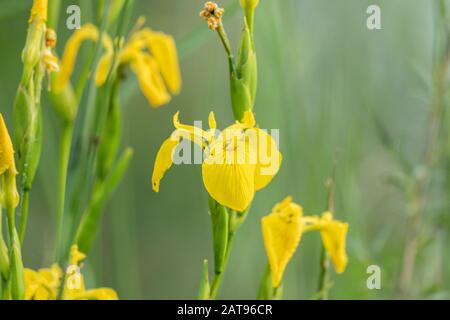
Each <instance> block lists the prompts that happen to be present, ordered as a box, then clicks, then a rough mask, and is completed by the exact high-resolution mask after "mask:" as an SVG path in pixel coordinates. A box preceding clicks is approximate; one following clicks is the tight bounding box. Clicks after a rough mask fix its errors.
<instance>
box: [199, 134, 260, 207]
mask: <svg viewBox="0 0 450 320" xmlns="http://www.w3.org/2000/svg"><path fill="white" fill-rule="evenodd" d="M249 148H250V146H249V145H248V144H247V143H246V141H245V136H244V135H242V133H241V130H235V129H229V128H228V129H225V130H224V131H223V132H222V133H221V135H220V136H219V137H218V138H217V140H215V141H214V142H213V144H212V145H211V147H210V153H209V155H208V157H207V158H206V159H205V161H204V162H203V165H202V176H203V183H204V184H205V187H206V190H207V191H208V193H209V194H210V195H211V197H213V198H214V199H215V200H216V201H217V202H219V203H220V204H222V205H224V206H226V207H228V208H231V209H233V210H237V211H240V212H243V211H245V209H247V208H248V206H249V205H250V203H251V202H252V200H253V196H254V194H255V183H254V181H255V166H256V164H251V163H249V159H248V157H249V153H250V149H249Z"/></svg>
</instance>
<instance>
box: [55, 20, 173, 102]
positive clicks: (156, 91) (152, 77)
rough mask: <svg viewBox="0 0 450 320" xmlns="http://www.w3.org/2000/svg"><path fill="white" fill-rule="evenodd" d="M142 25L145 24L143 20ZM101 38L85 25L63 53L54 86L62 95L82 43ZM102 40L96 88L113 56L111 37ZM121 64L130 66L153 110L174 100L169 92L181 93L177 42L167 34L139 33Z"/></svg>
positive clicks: (145, 30) (120, 55)
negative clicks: (103, 51)
mask: <svg viewBox="0 0 450 320" xmlns="http://www.w3.org/2000/svg"><path fill="white" fill-rule="evenodd" d="M140 22H141V23H142V22H143V19H141V20H140ZM98 38H99V32H98V29H97V28H96V27H95V26H94V25H92V24H85V25H83V26H82V27H81V28H80V29H79V30H77V31H75V32H74V33H73V35H72V36H71V38H70V39H69V41H68V42H67V44H66V47H65V50H64V55H63V58H62V62H61V71H60V72H59V75H58V79H57V81H56V86H55V90H56V92H61V91H62V90H63V89H64V87H65V85H66V84H67V82H68V81H69V79H70V76H71V75H72V72H73V67H74V64H75V58H76V55H77V53H78V49H79V47H80V45H81V44H82V42H83V41H84V40H91V41H98ZM102 39H103V40H102V44H103V47H104V49H105V53H104V54H103V56H102V57H101V59H100V61H99V64H98V67H97V70H96V72H95V82H96V85H97V86H101V85H103V84H104V83H105V81H106V79H107V76H108V73H109V70H110V68H111V65H112V62H113V61H112V60H113V53H114V49H113V43H112V41H111V38H110V37H109V36H108V35H107V34H104V35H103V36H102ZM118 64H119V66H127V65H129V66H131V69H132V70H133V72H134V73H135V74H136V76H137V78H138V82H139V86H140V88H141V90H142V92H143V94H144V96H145V97H146V98H147V100H148V102H149V104H150V105H151V106H153V107H160V106H162V105H164V104H167V103H168V102H169V101H170V99H171V95H170V93H172V94H178V93H179V92H180V88H181V76H180V68H179V65H178V57H177V50H176V46H175V41H174V39H173V38H172V37H171V36H169V35H167V34H165V33H162V32H156V31H153V30H151V29H149V28H142V29H138V30H136V31H135V32H133V34H132V35H131V37H130V39H129V41H127V42H126V43H125V45H124V47H123V48H122V49H121V50H120V52H119V53H118ZM169 92H170V93H169Z"/></svg>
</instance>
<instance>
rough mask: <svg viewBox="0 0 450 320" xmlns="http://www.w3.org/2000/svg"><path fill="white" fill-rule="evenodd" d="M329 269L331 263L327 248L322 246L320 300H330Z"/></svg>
mask: <svg viewBox="0 0 450 320" xmlns="http://www.w3.org/2000/svg"><path fill="white" fill-rule="evenodd" d="M329 267H330V261H329V258H328V255H327V252H326V250H325V247H324V246H323V245H322V252H321V254H320V276H319V285H318V297H317V299H318V300H328V292H329V290H330V285H329V281H330V280H329Z"/></svg>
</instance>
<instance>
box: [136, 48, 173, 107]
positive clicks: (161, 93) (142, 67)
mask: <svg viewBox="0 0 450 320" xmlns="http://www.w3.org/2000/svg"><path fill="white" fill-rule="evenodd" d="M131 67H132V69H133V71H134V72H135V73H136V76H137V78H138V81H139V86H140V88H141V90H142V93H143V94H144V96H145V97H146V98H147V100H148V102H149V104H150V105H151V106H153V107H155V108H158V107H160V106H162V105H164V104H166V103H168V102H169V101H170V99H171V97H170V95H169V93H168V92H167V89H166V87H165V85H164V81H163V79H162V77H161V75H160V70H159V68H158V64H157V63H156V61H155V59H154V58H152V57H151V56H150V55H149V54H147V53H144V52H140V51H136V52H135V56H134V59H133V60H132V61H131Z"/></svg>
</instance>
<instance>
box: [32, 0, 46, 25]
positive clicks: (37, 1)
mask: <svg viewBox="0 0 450 320" xmlns="http://www.w3.org/2000/svg"><path fill="white" fill-rule="evenodd" d="M47 8H48V0H34V1H33V6H32V7H31V14H30V18H29V19H28V23H31V22H32V21H33V20H35V19H37V20H39V21H42V22H45V21H47Z"/></svg>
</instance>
